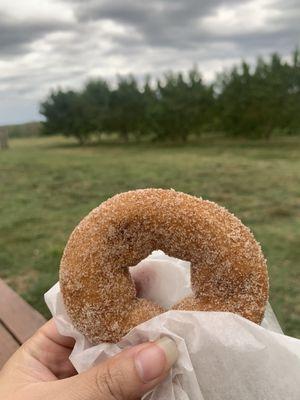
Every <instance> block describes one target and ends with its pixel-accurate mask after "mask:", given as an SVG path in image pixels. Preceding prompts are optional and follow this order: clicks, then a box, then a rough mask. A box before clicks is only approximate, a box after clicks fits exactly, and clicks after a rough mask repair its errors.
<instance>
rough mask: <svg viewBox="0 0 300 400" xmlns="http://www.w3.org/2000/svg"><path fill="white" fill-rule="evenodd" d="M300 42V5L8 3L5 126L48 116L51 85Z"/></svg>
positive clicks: (1, 95) (208, 70)
mask: <svg viewBox="0 0 300 400" xmlns="http://www.w3.org/2000/svg"><path fill="white" fill-rule="evenodd" d="M297 44H300V0H281V1H280V0H249V1H247V0H228V1H222V0H151V1H146V0H145V1H143V0H26V1H24V0H0V125H1V124H6V123H19V122H24V121H30V120H37V119H39V118H40V116H39V113H38V104H39V101H40V100H41V99H43V98H44V97H45V96H46V95H47V93H48V92H49V90H50V89H51V88H56V87H58V86H60V87H73V88H77V87H80V86H81V85H82V84H83V83H84V82H85V81H86V80H87V79H88V78H90V77H97V76H101V77H105V78H107V79H109V80H112V81H113V78H114V76H115V75H116V74H127V73H134V74H136V75H137V76H139V77H142V76H143V75H144V74H146V73H151V74H153V75H155V76H157V75H160V74H161V73H162V72H164V71H167V70H169V69H173V70H187V69H189V68H191V67H192V66H193V65H195V64H197V65H198V67H199V69H200V70H201V71H202V73H203V76H204V78H205V79H207V80H211V79H213V77H214V75H215V73H216V72H218V71H220V70H222V69H223V68H229V67H230V66H231V65H233V64H234V63H236V62H238V60H240V59H241V58H244V59H246V60H248V61H249V62H253V60H254V59H255V57H256V56H257V55H266V54H269V53H271V52H273V51H278V52H280V53H281V54H282V55H284V56H288V54H290V52H291V51H292V50H293V49H294V48H295V47H296V45H297Z"/></svg>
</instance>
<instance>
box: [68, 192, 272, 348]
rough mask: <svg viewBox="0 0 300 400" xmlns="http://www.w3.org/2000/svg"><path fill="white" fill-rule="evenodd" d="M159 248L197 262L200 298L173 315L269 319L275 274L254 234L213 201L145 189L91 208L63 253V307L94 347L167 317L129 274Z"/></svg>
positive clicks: (193, 268) (195, 292)
mask: <svg viewBox="0 0 300 400" xmlns="http://www.w3.org/2000/svg"><path fill="white" fill-rule="evenodd" d="M157 249H160V250H162V251H164V252H165V253H166V254H168V255H169V256H172V257H176V258H180V259H182V260H187V261H190V262H191V284H192V289H193V296H192V297H188V298H185V299H183V300H182V301H180V302H179V303H178V304H176V305H175V306H174V307H173V309H178V310H196V311H229V312H233V313H237V314H240V315H241V316H243V317H245V318H248V319H249V320H251V321H253V322H256V323H260V322H261V321H262V318H263V315H264V311H265V306H266V302H267V299H268V274H267V267H266V261H265V259H264V256H263V254H262V251H261V248H260V246H259V244H258V243H257V242H256V241H255V239H254V237H253V235H252V233H251V232H250V230H249V229H248V228H247V227H245V226H244V225H243V224H242V223H241V221H240V220H239V219H237V218H236V217H235V216H234V215H232V214H230V213H229V212H228V211H227V210H226V209H225V208H223V207H220V206H218V205H217V204H215V203H213V202H210V201H207V200H202V199H200V198H196V197H194V196H190V195H188V194H184V193H179V192H176V191H174V190H163V189H142V190H135V191H130V192H126V193H121V194H118V195H116V196H114V197H112V198H111V199H109V200H107V201H105V202H104V203H102V204H101V205H100V206H99V207H97V208H95V209H94V210H92V211H91V212H90V213H89V214H88V215H87V216H86V217H85V218H84V219H83V220H82V221H81V222H80V223H79V225H78V226H77V227H76V228H75V229H74V231H73V233H72V234H71V236H70V238H69V241H68V243H67V245H66V248H65V250H64V254H63V257H62V260H61V265H60V285H61V291H62V295H63V301H64V304H65V307H66V310H67V313H68V315H69V317H70V318H71V320H72V322H73V324H74V326H75V327H76V328H77V329H78V330H79V331H80V332H81V333H83V334H84V335H85V336H86V337H87V338H88V339H89V340H90V341H91V342H92V343H99V342H101V341H106V342H117V341H118V340H120V339H121V337H122V336H124V335H125V334H126V333H127V332H128V331H129V330H130V329H131V328H133V327H134V326H136V325H138V324H140V323H142V322H144V321H146V320H148V319H150V318H152V317H154V316H156V315H158V314H160V313H162V312H164V311H166V310H163V309H162V308H161V307H160V306H158V305H157V304H155V303H153V302H151V301H149V300H146V299H143V298H137V296H136V289H135V285H134V282H133V281H132V279H131V276H130V274H129V271H128V267H129V266H133V265H136V264H138V263H139V262H140V261H141V260H143V259H144V258H145V257H147V256H148V255H149V254H150V253H151V252H152V251H153V250H157ZM166 284H167V283H166Z"/></svg>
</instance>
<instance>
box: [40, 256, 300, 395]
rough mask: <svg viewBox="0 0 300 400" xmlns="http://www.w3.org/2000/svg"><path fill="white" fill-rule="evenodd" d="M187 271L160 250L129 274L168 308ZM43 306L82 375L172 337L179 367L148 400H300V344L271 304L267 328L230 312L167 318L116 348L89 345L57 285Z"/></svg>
mask: <svg viewBox="0 0 300 400" xmlns="http://www.w3.org/2000/svg"><path fill="white" fill-rule="evenodd" d="M142 269H144V270H145V271H146V270H147V271H148V272H147V273H143V272H142ZM168 269H172V274H169V273H168ZM189 269H190V264H189V263H188V262H186V261H181V260H177V259H174V258H171V257H168V256H167V255H165V254H164V253H162V252H160V251H157V252H153V253H152V255H150V256H149V257H147V259H145V260H143V261H142V262H141V263H140V264H139V265H138V266H136V267H134V268H132V269H131V268H130V272H131V274H132V276H133V278H134V279H135V281H136V282H137V287H138V290H139V292H140V294H142V295H143V297H147V298H149V299H151V300H155V301H156V302H158V303H159V304H161V305H163V306H164V307H169V306H170V305H172V304H174V303H175V302H177V301H178V300H180V299H181V298H183V297H185V296H186V295H188V294H189V293H190V291H191V289H190V280H189V273H190V272H189ZM170 276H172V280H170V279H169V280H168V281H165V284H164V285H163V284H162V282H163V280H164V279H165V278H166V277H170ZM149 277H150V278H149ZM178 282H181V284H178ZM155 287H156V288H157V290H155ZM147 288H148V289H147ZM45 300H46V303H47V305H48V307H49V309H50V311H51V313H52V315H53V317H54V319H55V322H56V324H57V328H58V330H59V332H60V333H61V334H62V335H66V336H72V337H74V338H75V341H76V343H75V346H74V349H73V351H72V353H71V355H70V360H71V362H72V363H73V365H74V367H75V368H76V370H77V371H78V372H82V371H85V370H86V369H88V368H90V367H92V366H94V365H95V364H97V363H99V362H101V361H103V360H105V359H106V358H108V357H111V356H113V355H114V354H116V353H118V352H119V351H121V350H123V349H125V348H127V347H130V346H132V345H136V344H139V343H142V342H145V341H149V340H151V341H152V340H156V339H158V338H159V337H161V336H165V335H166V336H169V337H172V338H173V339H174V340H175V341H176V343H177V346H178V350H179V358H178V361H177V363H176V364H175V366H174V367H173V368H172V370H171V372H170V374H169V376H168V377H167V378H166V379H165V381H164V382H162V383H161V384H160V385H158V386H157V387H156V388H155V389H154V390H153V391H151V392H150V393H148V394H147V395H145V396H144V399H147V400H150V399H151V400H158V399H160V400H175V399H176V400H179V399H180V400H188V399H189V400H202V399H204V400H283V399H285V400H300V340H298V339H294V338H291V337H288V336H285V335H283V333H282V331H281V328H280V326H279V324H278V322H277V320H276V317H275V315H274V313H273V311H272V309H271V307H270V305H268V307H267V310H266V313H265V318H264V320H263V322H262V325H261V326H259V325H256V324H254V323H252V322H250V321H248V320H246V319H244V318H242V317H240V316H238V315H235V314H231V313H224V312H192V311H168V312H166V313H164V314H161V315H159V316H157V317H155V318H152V319H151V320H149V321H146V322H144V323H143V324H140V325H139V326H137V327H135V328H134V329H132V330H131V331H130V332H129V333H128V334H127V335H126V336H125V337H124V338H123V339H122V340H121V341H120V342H119V343H117V344H111V343H101V344H99V345H91V344H90V343H89V341H88V340H87V339H86V338H85V337H84V336H83V335H82V334H81V333H79V332H78V331H77V330H76V329H75V328H74V327H73V325H72V323H71V321H70V319H69V318H68V316H67V314H66V311H65V308H64V305H63V301H62V297H61V293H60V288H59V283H57V284H56V285H54V286H53V287H52V288H51V289H50V290H49V291H48V292H47V293H46V294H45Z"/></svg>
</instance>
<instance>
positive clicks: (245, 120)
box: [40, 50, 300, 144]
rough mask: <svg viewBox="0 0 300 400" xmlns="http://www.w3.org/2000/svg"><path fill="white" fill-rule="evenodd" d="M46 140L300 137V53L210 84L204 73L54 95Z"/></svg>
mask: <svg viewBox="0 0 300 400" xmlns="http://www.w3.org/2000/svg"><path fill="white" fill-rule="evenodd" d="M40 113H41V114H42V115H43V116H44V117H45V121H44V122H43V132H44V133H45V134H49V135H52V134H63V135H66V136H74V137H76V138H77V139H78V141H79V142H80V143H81V144H83V143H85V142H87V141H88V140H89V139H90V138H91V137H93V136H95V135H97V136H98V137H99V138H100V139H101V137H109V136H110V137H116V136H119V137H120V138H122V139H123V140H124V141H128V140H129V139H130V140H141V139H143V140H144V139H145V140H154V141H155V140H159V141H181V142H184V141H186V140H187V139H188V138H189V137H191V136H200V135H201V134H203V133H209V132H222V133H224V134H225V135H228V136H235V137H238V136H240V137H247V138H250V137H251V138H269V137H270V136H271V135H273V134H276V133H280V134H285V135H289V134H298V133H299V132H300V52H299V51H298V50H295V51H294V52H293V54H292V57H291V58H290V59H289V60H285V59H283V58H282V57H280V55H278V54H277V53H274V54H273V55H272V56H271V57H269V58H268V59H267V60H266V59H264V58H258V59H257V60H256V63H255V65H253V66H251V65H249V64H248V63H246V62H245V61H243V62H241V63H240V65H238V66H235V67H233V68H232V69H231V70H229V71H223V72H222V73H220V74H218V75H217V77H216V79H215V80H214V82H211V83H205V82H204V81H203V79H202V76H201V73H200V72H199V70H198V69H197V68H193V69H192V70H190V71H189V72H188V73H185V74H184V73H180V72H179V73H175V72H169V73H167V74H165V75H164V76H163V77H161V78H160V79H156V80H153V79H151V77H149V76H148V77H147V78H145V79H144V81H143V82H142V83H141V82H138V80H137V79H136V78H135V77H134V76H133V75H130V76H126V77H118V79H117V84H116V85H115V86H112V85H111V84H110V83H109V82H107V81H105V80H103V79H94V80H90V81H89V82H87V84H86V85H85V86H84V87H83V89H82V90H77V91H76V90H62V89H58V90H55V91H52V92H51V93H50V94H49V95H48V97H47V98H46V100H45V101H43V102H42V103H41V105H40Z"/></svg>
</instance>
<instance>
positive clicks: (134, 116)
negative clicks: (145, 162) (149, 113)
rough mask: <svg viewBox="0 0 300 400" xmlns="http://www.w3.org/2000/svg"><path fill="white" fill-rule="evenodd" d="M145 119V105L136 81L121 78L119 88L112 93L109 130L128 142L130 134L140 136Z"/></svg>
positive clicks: (108, 121)
mask: <svg viewBox="0 0 300 400" xmlns="http://www.w3.org/2000/svg"><path fill="white" fill-rule="evenodd" d="M143 119H144V104H143V99H142V93H141V92H140V90H139V88H138V85H137V81H136V79H135V78H134V77H133V76H129V77H119V78H118V86H117V88H116V89H115V90H113V91H111V92H110V97H109V116H108V120H107V127H108V129H109V130H110V132H118V133H119V134H120V136H121V137H122V138H123V139H124V140H125V141H128V140H129V134H133V135H134V136H135V137H138V136H139V135H140V133H141V131H142V127H143Z"/></svg>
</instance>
